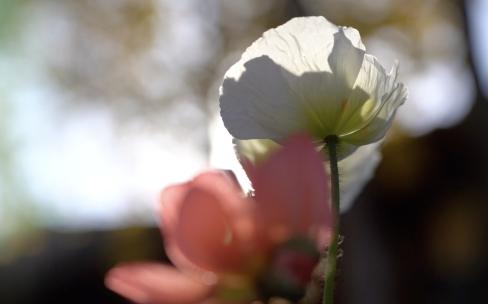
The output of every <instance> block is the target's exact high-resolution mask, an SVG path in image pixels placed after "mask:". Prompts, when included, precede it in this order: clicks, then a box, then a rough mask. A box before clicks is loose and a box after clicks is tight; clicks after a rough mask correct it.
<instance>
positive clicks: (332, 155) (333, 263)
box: [322, 136, 340, 304]
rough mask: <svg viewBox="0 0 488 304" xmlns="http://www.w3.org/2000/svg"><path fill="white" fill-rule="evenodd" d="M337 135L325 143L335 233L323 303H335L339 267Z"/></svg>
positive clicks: (325, 274)
mask: <svg viewBox="0 0 488 304" xmlns="http://www.w3.org/2000/svg"><path fill="white" fill-rule="evenodd" d="M338 140H339V139H338V138H337V136H328V137H326V138H325V144H326V145H327V152H328V156H329V164H330V180H331V183H330V184H331V195H332V206H331V209H332V216H333V231H332V233H333V235H332V242H331V244H330V246H329V252H328V254H327V263H326V266H325V273H324V280H325V286H324V295H323V301H322V303H323V304H332V303H334V287H335V276H336V268H337V249H338V247H339V206H340V197H339V168H338V166H337V143H338Z"/></svg>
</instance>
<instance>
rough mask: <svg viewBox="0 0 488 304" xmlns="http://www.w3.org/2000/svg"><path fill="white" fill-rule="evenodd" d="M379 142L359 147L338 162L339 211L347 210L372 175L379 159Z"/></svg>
mask: <svg viewBox="0 0 488 304" xmlns="http://www.w3.org/2000/svg"><path fill="white" fill-rule="evenodd" d="M379 146H380V143H374V144H371V145H366V146H362V147H359V148H358V149H357V150H356V151H355V152H354V153H353V154H352V155H351V156H349V157H347V158H345V159H344V160H342V161H340V162H339V172H340V187H341V188H340V189H341V190H340V191H341V212H342V213H344V212H346V211H348V210H349V209H350V208H351V207H352V205H353V203H354V200H355V199H356V198H357V196H358V195H359V194H360V193H361V191H362V190H363V188H364V186H365V185H366V184H367V183H368V182H369V180H370V179H371V178H372V177H373V175H374V172H375V170H376V167H377V166H378V164H379V162H380V160H381V153H380V151H379Z"/></svg>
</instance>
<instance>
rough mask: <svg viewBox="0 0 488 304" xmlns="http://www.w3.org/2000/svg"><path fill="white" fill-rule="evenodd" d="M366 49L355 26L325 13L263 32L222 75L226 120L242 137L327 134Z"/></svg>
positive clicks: (352, 82)
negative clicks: (335, 20) (337, 21)
mask: <svg viewBox="0 0 488 304" xmlns="http://www.w3.org/2000/svg"><path fill="white" fill-rule="evenodd" d="M363 55H364V46H363V45H362V43H361V40H360V38H359V34H358V33H357V31H355V30H354V29H351V28H342V27H337V26H335V25H334V24H332V23H330V22H329V21H327V20H326V19H325V18H323V17H304V18H294V19H292V20H290V21H289V22H287V23H285V24H284V25H282V26H279V27H277V28H276V29H271V30H269V31H267V32H265V33H264V34H263V37H262V38H260V39H258V40H257V41H255V42H254V43H253V44H252V45H251V46H250V47H249V48H248V49H247V50H246V51H245V52H244V54H243V55H242V57H241V59H240V60H239V61H238V62H237V63H236V64H234V65H233V66H232V67H231V68H230V69H229V70H228V71H227V73H226V75H225V77H224V82H223V85H222V87H221V92H220V93H221V96H220V106H221V115H222V118H223V120H224V124H225V126H226V127H227V129H228V130H229V132H230V133H231V134H232V135H233V136H235V137H237V138H240V139H251V138H270V139H273V140H275V141H277V142H281V141H282V140H284V139H285V138H286V137H288V136H289V135H290V134H294V133H297V132H298V131H302V132H303V131H307V132H308V133H310V134H312V135H314V136H316V137H319V138H320V139H323V138H324V137H325V136H326V135H329V134H331V132H333V131H334V130H335V124H336V120H337V114H339V112H340V111H341V107H342V103H343V101H345V100H346V99H347V96H348V95H349V93H350V90H351V89H352V85H353V84H354V82H355V80H356V77H357V74H358V72H359V69H360V67H361V62H362V57H363ZM324 134H325V136H324Z"/></svg>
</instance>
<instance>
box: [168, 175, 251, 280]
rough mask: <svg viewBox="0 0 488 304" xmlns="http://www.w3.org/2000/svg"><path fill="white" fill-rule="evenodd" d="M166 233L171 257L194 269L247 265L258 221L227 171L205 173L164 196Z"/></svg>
mask: <svg viewBox="0 0 488 304" xmlns="http://www.w3.org/2000/svg"><path fill="white" fill-rule="evenodd" d="M162 201H163V210H162V221H163V230H164V231H163V233H164V235H165V241H166V248H167V250H168V254H169V256H170V258H171V260H172V261H173V262H174V263H175V264H176V265H178V266H179V267H182V268H187V269H188V268H190V270H193V271H194V272H197V271H198V269H205V270H209V271H213V272H226V271H238V270H239V269H242V268H243V267H245V265H244V262H243V260H244V259H245V256H246V254H247V253H246V252H248V251H250V250H252V248H250V246H249V243H250V239H251V235H252V231H251V230H252V229H253V225H252V223H251V220H250V214H251V213H250V203H249V202H248V200H247V199H245V198H244V197H243V194H242V192H241V191H240V188H239V187H238V185H237V184H236V183H235V180H233V179H232V178H231V177H229V176H228V175H226V174H224V173H222V172H217V171H214V172H207V173H203V174H200V175H199V176H197V177H196V178H195V179H194V180H193V181H191V182H189V183H186V184H182V185H179V186H173V187H170V188H168V189H166V190H165V191H164V192H163V195H162Z"/></svg>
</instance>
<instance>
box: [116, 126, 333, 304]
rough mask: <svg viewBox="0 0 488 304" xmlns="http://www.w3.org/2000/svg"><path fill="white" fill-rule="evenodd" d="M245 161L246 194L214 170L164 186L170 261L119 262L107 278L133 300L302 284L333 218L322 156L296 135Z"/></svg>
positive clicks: (220, 299)
mask: <svg viewBox="0 0 488 304" xmlns="http://www.w3.org/2000/svg"><path fill="white" fill-rule="evenodd" d="M243 165H244V167H245V168H246V172H247V173H248V175H249V178H250V180H251V182H252V184H253V186H254V189H255V192H254V195H253V196H250V197H248V196H245V195H244V194H243V193H242V191H241V189H240V188H239V186H238V185H237V183H236V181H235V179H234V178H233V176H232V175H231V174H226V173H224V172H219V171H210V172H205V173H202V174H200V175H198V176H197V177H195V178H194V179H193V180H191V181H189V182H187V183H184V184H179V185H175V186H171V187H168V188H166V189H165V190H164V191H163V192H162V199H161V200H162V212H161V219H162V232H163V235H164V240H165V247H166V250H167V253H168V256H169V257H170V259H171V261H172V262H173V263H174V264H175V266H176V267H172V266H168V265H162V264H156V263H133V264H123V265H119V266H116V267H115V268H113V269H112V270H110V272H109V273H108V274H107V277H106V285H107V286H108V287H109V288H110V289H112V290H114V291H115V292H117V293H119V294H121V295H123V296H125V297H127V298H129V299H131V300H133V301H135V302H137V303H158V304H165V303H168V304H177V303H246V302H247V303H249V302H250V301H251V300H254V299H256V298H258V295H259V293H260V292H259V288H258V287H257V285H259V284H261V285H264V286H267V285H266V282H264V283H263V278H266V277H273V276H274V277H273V278H276V276H278V277H279V279H280V280H281V279H282V280H285V281H286V283H287V284H292V285H286V286H294V287H297V286H298V287H300V288H304V286H305V285H306V283H307V281H308V280H309V279H310V275H311V271H312V269H313V266H314V264H315V263H316V262H317V258H318V255H314V253H313V252H315V253H318V250H319V249H324V248H325V247H326V246H327V245H328V244H329V236H330V227H331V224H332V223H331V215H330V210H329V190H328V178H327V176H326V173H325V172H324V170H323V165H322V158H321V157H320V155H319V154H318V152H316V150H315V148H314V145H313V143H312V141H311V139H309V138H308V137H305V136H302V135H297V136H294V137H292V138H290V139H289V140H288V141H287V142H286V143H285V144H284V146H283V148H282V149H280V150H278V151H277V152H276V153H275V154H273V155H272V156H271V157H270V158H269V159H268V160H267V161H266V162H264V163H263V164H261V165H259V166H256V167H255V166H253V165H251V163H248V162H245V163H244V164H243ZM296 240H308V244H312V247H313V248H314V250H315V251H310V250H308V249H307V246H298V247H297V246H296V244H302V243H307V241H305V242H301V241H296ZM300 242H301V243H300ZM292 243H293V244H292ZM290 244H291V245H290ZM309 247H310V246H309ZM297 248H298V249H297ZM310 252H312V253H310ZM209 301H210V302H209Z"/></svg>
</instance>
